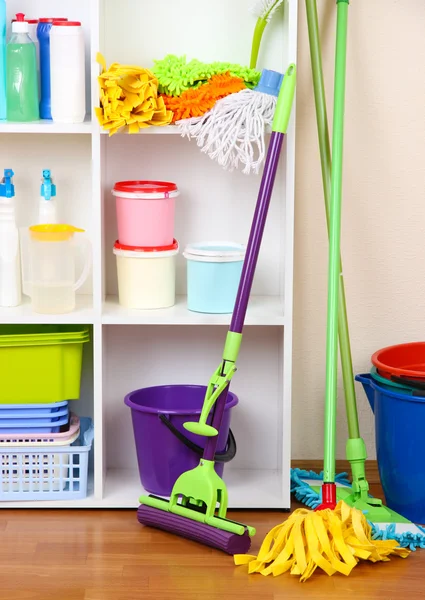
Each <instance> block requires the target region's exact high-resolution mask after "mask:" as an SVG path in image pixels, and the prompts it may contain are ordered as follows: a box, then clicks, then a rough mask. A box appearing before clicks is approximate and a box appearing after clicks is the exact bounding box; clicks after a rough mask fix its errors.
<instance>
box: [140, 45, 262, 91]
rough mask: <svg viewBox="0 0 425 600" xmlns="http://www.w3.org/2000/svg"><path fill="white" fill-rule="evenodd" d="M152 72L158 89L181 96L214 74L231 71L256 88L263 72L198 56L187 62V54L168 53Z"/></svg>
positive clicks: (250, 86) (232, 74)
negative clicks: (206, 59)
mask: <svg viewBox="0 0 425 600" xmlns="http://www.w3.org/2000/svg"><path fill="white" fill-rule="evenodd" d="M154 65H155V66H154V67H153V69H152V72H153V73H154V75H155V77H156V78H157V79H158V83H159V86H158V89H159V92H160V93H161V94H166V95H167V96H180V95H181V94H182V93H183V92H185V91H186V90H188V89H190V88H197V87H199V86H200V85H202V84H203V83H205V82H206V81H208V80H209V79H211V77H212V76H213V75H220V74H222V73H230V75H231V76H233V77H240V78H241V79H243V81H244V82H245V85H246V86H247V87H248V88H254V87H255V86H256V85H257V83H258V82H259V80H260V76H261V73H260V72H259V71H256V70H255V69H250V68H249V67H244V66H242V65H238V64H233V63H226V62H213V63H203V62H201V61H199V60H197V59H196V58H194V59H192V60H191V61H189V62H187V60H186V56H175V55H174V54H168V55H167V56H166V57H165V58H163V59H162V60H156V61H154Z"/></svg>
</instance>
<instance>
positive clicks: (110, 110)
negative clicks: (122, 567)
mask: <svg viewBox="0 0 425 600" xmlns="http://www.w3.org/2000/svg"><path fill="white" fill-rule="evenodd" d="M96 60H97V62H98V63H99V64H100V65H101V67H102V71H101V74H100V75H99V77H98V82H99V88H100V106H98V107H96V108H95V109H94V110H95V113H96V116H97V120H98V121H99V124H100V126H101V127H103V129H105V130H106V131H109V135H110V136H111V135H113V134H114V133H117V132H118V131H120V130H122V129H124V128H125V127H128V132H129V133H138V132H139V130H140V129H143V128H146V127H150V126H151V125H157V126H163V125H169V124H170V123H171V121H172V119H173V112H172V111H171V110H167V107H166V106H165V104H164V100H163V99H162V98H161V97H158V80H157V78H156V77H155V75H153V73H152V72H151V71H149V69H143V68H142V67H138V66H133V65H121V64H119V63H113V64H112V65H111V66H110V67H109V69H107V68H106V62H105V59H104V57H103V56H102V55H101V54H100V53H98V54H97V57H96Z"/></svg>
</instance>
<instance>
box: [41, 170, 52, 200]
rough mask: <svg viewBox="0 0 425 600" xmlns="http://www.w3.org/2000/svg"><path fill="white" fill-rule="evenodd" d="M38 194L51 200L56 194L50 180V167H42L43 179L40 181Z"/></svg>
mask: <svg viewBox="0 0 425 600" xmlns="http://www.w3.org/2000/svg"><path fill="white" fill-rule="evenodd" d="M40 195H41V196H42V197H43V198H44V199H45V200H51V199H52V198H54V197H55V196H56V186H55V184H54V183H53V182H52V176H51V172H50V169H44V171H43V179H42V183H41V193H40Z"/></svg>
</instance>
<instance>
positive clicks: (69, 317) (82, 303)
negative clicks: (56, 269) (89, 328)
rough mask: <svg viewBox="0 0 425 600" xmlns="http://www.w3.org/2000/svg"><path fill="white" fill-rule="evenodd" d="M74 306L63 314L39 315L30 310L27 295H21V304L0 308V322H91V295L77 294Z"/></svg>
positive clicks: (92, 317)
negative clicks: (71, 310)
mask: <svg viewBox="0 0 425 600" xmlns="http://www.w3.org/2000/svg"><path fill="white" fill-rule="evenodd" d="M76 304H77V306H76V308H75V310H74V311H73V312H71V313H66V314H63V315H41V314H38V313H35V312H33V311H32V308H31V301H30V299H29V298H28V297H27V296H22V304H20V305H19V306H16V307H13V308H0V324H5V323H44V324H48V323H55V324H57V325H62V324H66V323H78V324H81V325H86V324H91V323H93V319H94V310H93V297H92V296H88V295H83V294H81V295H77V301H76Z"/></svg>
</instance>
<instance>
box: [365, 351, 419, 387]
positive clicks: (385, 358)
mask: <svg viewBox="0 0 425 600" xmlns="http://www.w3.org/2000/svg"><path fill="white" fill-rule="evenodd" d="M415 350H420V351H421V352H418V356H417V358H416V359H413V360H412V358H411V356H409V360H408V364H406V363H405V364H403V363H402V360H403V357H405V355H406V352H408V353H412V354H413V356H414V355H415V352H414V351H415ZM404 360H406V359H404ZM371 361H372V364H373V365H374V366H375V367H376V368H377V370H378V372H379V374H380V375H381V376H382V377H385V378H386V379H390V378H391V375H396V376H403V377H410V378H411V379H417V380H423V379H425V342H409V343H407V344H396V345H393V346H386V347H385V348H381V349H380V350H377V351H376V352H375V353H374V354H373V355H372V358H371ZM412 367H414V368H412Z"/></svg>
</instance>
